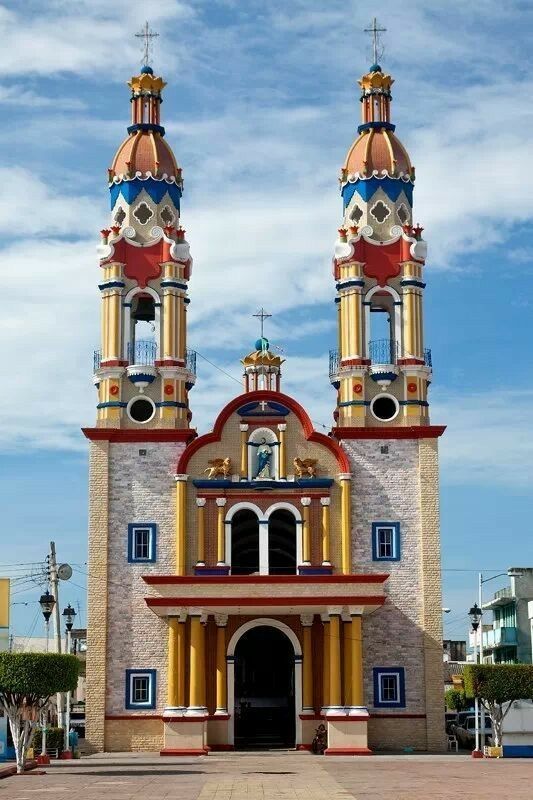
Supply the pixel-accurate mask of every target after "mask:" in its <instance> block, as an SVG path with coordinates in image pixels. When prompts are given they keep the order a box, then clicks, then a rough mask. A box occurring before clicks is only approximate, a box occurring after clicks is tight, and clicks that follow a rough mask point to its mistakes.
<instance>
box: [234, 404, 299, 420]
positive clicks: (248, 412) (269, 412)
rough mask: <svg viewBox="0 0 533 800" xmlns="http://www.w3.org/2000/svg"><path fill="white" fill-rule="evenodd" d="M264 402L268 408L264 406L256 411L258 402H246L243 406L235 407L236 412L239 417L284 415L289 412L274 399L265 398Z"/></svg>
mask: <svg viewBox="0 0 533 800" xmlns="http://www.w3.org/2000/svg"><path fill="white" fill-rule="evenodd" d="M266 404H267V406H268V408H266V409H265V410H264V411H263V410H259V411H258V410H257V409H258V408H259V403H257V402H252V403H246V404H245V405H244V406H241V407H240V408H238V409H237V414H240V415H241V417H272V416H280V417H286V416H287V415H288V414H290V413H291V412H290V411H289V409H288V408H287V407H286V406H284V405H282V404H281V403H277V402H275V401H274V400H267V401H266Z"/></svg>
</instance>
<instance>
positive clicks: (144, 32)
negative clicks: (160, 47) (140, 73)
mask: <svg viewBox="0 0 533 800" xmlns="http://www.w3.org/2000/svg"><path fill="white" fill-rule="evenodd" d="M158 36H159V34H158V33H155V32H154V31H152V30H150V26H149V24H148V22H145V23H144V27H143V28H141V30H140V31H139V33H136V34H135V38H136V39H144V42H143V45H142V48H143V58H142V66H143V67H148V66H150V62H151V60H152V47H153V44H152V39H157V37H158Z"/></svg>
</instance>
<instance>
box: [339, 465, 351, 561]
mask: <svg viewBox="0 0 533 800" xmlns="http://www.w3.org/2000/svg"><path fill="white" fill-rule="evenodd" d="M351 477H352V476H351V474H350V473H349V472H345V473H342V474H341V475H339V480H340V484H341V571H342V574H343V575H349V574H350V572H351V569H352V559H351V549H352V541H351V539H352V495H351V488H352V481H351Z"/></svg>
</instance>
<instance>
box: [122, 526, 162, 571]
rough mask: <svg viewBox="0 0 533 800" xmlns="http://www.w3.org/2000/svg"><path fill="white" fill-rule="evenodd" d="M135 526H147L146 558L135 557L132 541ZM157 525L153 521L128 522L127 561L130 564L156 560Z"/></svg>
mask: <svg viewBox="0 0 533 800" xmlns="http://www.w3.org/2000/svg"><path fill="white" fill-rule="evenodd" d="M137 528H148V529H149V531H150V556H149V557H148V558H135V555H134V549H133V543H134V537H135V530H136V529H137ZM156 540H157V525H156V524H155V522H130V523H129V524H128V562H129V563H130V564H150V563H153V562H154V561H155V560H156V556H157V541H156Z"/></svg>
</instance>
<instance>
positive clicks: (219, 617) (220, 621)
mask: <svg viewBox="0 0 533 800" xmlns="http://www.w3.org/2000/svg"><path fill="white" fill-rule="evenodd" d="M215 623H216V626H217V628H225V627H226V625H227V624H228V615H227V614H215Z"/></svg>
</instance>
